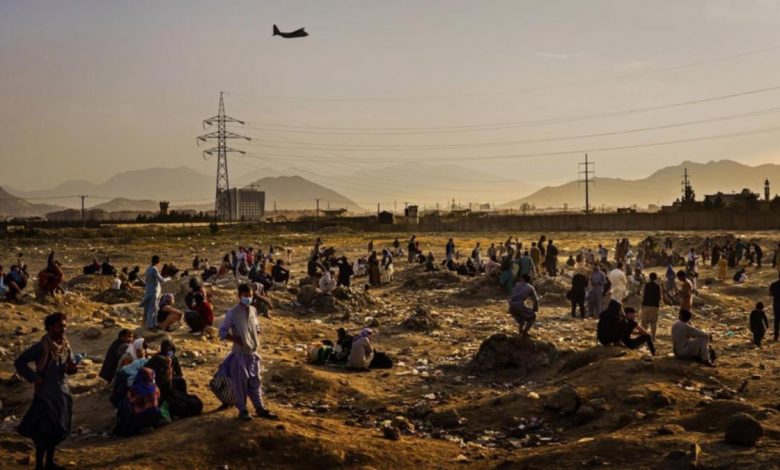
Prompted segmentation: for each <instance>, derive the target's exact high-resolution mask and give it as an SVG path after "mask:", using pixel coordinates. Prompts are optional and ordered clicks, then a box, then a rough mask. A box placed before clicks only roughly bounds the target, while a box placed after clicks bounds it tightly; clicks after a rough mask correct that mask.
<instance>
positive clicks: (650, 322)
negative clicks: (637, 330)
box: [641, 273, 661, 339]
mask: <svg viewBox="0 0 780 470" xmlns="http://www.w3.org/2000/svg"><path fill="white" fill-rule="evenodd" d="M657 279H658V275H657V274H656V273H650V282H648V283H647V284H645V288H644V290H643V292H642V316H641V323H642V328H650V332H651V336H652V337H653V339H655V332H656V329H657V327H658V310H659V309H660V308H661V285H660V284H658V282H656V280H657Z"/></svg>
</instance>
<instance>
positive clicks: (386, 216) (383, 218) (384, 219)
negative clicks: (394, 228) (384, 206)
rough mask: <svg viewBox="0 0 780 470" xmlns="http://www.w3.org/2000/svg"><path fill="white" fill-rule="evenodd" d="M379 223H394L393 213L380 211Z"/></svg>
mask: <svg viewBox="0 0 780 470" xmlns="http://www.w3.org/2000/svg"><path fill="white" fill-rule="evenodd" d="M378 217H379V223H380V224H384V225H392V224H393V223H395V215H394V214H393V213H392V212H388V211H382V212H380V213H379V216H378Z"/></svg>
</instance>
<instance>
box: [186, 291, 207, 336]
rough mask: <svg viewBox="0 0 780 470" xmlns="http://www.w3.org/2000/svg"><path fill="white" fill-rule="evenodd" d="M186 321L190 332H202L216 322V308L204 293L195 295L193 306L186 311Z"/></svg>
mask: <svg viewBox="0 0 780 470" xmlns="http://www.w3.org/2000/svg"><path fill="white" fill-rule="evenodd" d="M184 322H185V323H186V324H187V326H189V327H190V333H200V332H202V331H203V330H205V329H206V327H207V326H211V325H212V323H214V308H213V307H212V306H211V302H209V300H208V299H207V298H206V297H204V296H203V294H202V293H200V292H198V293H196V294H195V295H194V296H193V305H192V308H191V309H190V310H188V311H186V312H184Z"/></svg>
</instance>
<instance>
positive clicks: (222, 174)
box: [196, 91, 252, 222]
mask: <svg viewBox="0 0 780 470" xmlns="http://www.w3.org/2000/svg"><path fill="white" fill-rule="evenodd" d="M222 95H223V93H222V92H221V91H220V92H219V110H218V111H217V115H216V116H213V117H210V118H208V119H206V120H204V121H203V128H204V129H205V128H206V126H213V125H214V124H216V125H217V130H216V132H209V133H208V134H203V135H201V136H199V137H198V138H197V139H196V142H197V143H198V144H200V143H201V142H204V143H205V142H208V141H209V140H211V139H217V146H216V147H213V148H210V149H208V150H204V151H203V158H204V159H206V158H207V157H206V155H208V156H213V155H214V154H215V153H216V154H217V194H216V197H215V200H214V218H215V220H226V219H227V220H228V221H229V222H232V221H233V211H232V210H231V209H232V207H231V204H230V203H231V201H230V191H229V190H230V182H229V181H228V166H227V154H228V153H229V152H235V153H240V154H245V153H246V152H244V151H241V150H236V149H232V148H230V147H228V146H227V139H244V140H247V141H249V140H252V139H250V138H249V137H244V136H243V135H238V134H235V133H233V132H228V130H227V123H237V124H244V121H240V120H238V119H234V118H232V117H230V116H226V115H225V101H224V99H223V98H222ZM222 194H224V197H222Z"/></svg>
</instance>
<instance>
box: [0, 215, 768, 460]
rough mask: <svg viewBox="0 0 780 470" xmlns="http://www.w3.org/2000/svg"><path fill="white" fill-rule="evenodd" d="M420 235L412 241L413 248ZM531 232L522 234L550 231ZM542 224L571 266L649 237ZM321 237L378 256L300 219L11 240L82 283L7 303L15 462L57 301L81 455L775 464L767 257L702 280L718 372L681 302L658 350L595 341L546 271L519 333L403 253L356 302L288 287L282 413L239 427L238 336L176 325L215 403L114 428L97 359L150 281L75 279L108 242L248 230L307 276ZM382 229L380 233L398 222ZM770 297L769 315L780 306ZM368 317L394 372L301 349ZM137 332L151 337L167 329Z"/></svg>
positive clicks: (688, 238) (151, 244)
mask: <svg viewBox="0 0 780 470" xmlns="http://www.w3.org/2000/svg"><path fill="white" fill-rule="evenodd" d="M408 235H410V234H402V236H401V237H400V239H401V243H402V245H405V240H406V239H407V237H408ZM507 235H508V234H506V233H490V234H485V233H482V234H443V233H439V234H418V238H419V239H420V240H421V242H422V248H423V250H424V251H425V252H427V251H428V250H433V251H434V253H435V254H436V255H437V257H438V259H441V258H442V257H443V250H444V243H445V242H446V239H447V237H449V236H454V237H455V239H456V243H457V244H458V247H459V249H460V250H462V251H463V253H468V252H469V251H470V250H471V248H472V247H473V244H474V242H475V241H478V240H479V241H481V242H482V246H483V254H484V252H485V250H486V248H487V246H489V244H490V242H491V241H493V242H496V243H497V244H499V243H501V242H502V241H503V240H504V239H505V238H506V236H507ZM513 235H515V234H513ZM516 235H517V236H518V237H519V238H520V239H521V240H523V241H526V242H530V241H531V240H532V239H534V240H535V239H538V236H539V234H516ZM547 235H548V237H551V238H553V239H554V240H555V241H556V244H557V245H558V246H559V248H560V250H561V263H563V261H565V259H566V257H567V256H568V254H569V253H571V252H573V251H574V250H576V249H578V248H580V247H581V246H587V247H593V248H595V247H596V246H597V244H598V243H605V244H606V245H607V246H609V247H610V248H612V247H613V246H614V241H615V239H616V238H617V237H619V236H620V237H623V236H627V237H629V239H630V240H631V242H632V244H636V243H637V242H638V241H640V240H641V239H642V238H644V237H645V236H647V235H648V233H625V234H624V233H620V234H616V233H564V234H559V233H550V234H547ZM653 235H658V236H661V237H665V236H671V237H673V239H674V240H675V247H679V248H681V249H687V247H688V246H689V245H690V244H691V243H696V242H697V241H700V240H701V239H702V238H703V237H704V236H706V235H708V234H705V233H671V234H666V233H662V234H653ZM709 235H712V234H709ZM719 235H720V234H719ZM734 235H739V236H743V237H746V238H756V239H759V240H761V243H762V246H763V247H764V251H765V252H766V256H765V257H766V258H769V256H770V254H771V252H772V247H773V246H775V244H776V242H777V241H778V240H777V239H780V234H778V233H775V232H771V233H744V234H734ZM317 236H321V237H322V238H323V240H324V245H325V246H334V247H336V248H337V250H338V251H339V253H342V252H343V253H345V254H346V255H347V256H349V257H350V258H353V257H355V256H356V255H358V254H363V253H364V252H365V247H366V244H367V242H368V237H367V236H366V234H356V233H352V232H349V231H348V230H333V229H331V230H328V231H325V232H321V233H311V234H292V233H285V232H277V233H258V232H256V231H251V230H250V229H248V228H232V229H230V230H222V231H220V233H219V234H218V235H216V236H212V235H210V234H209V233H208V231H207V229H206V228H205V227H193V228H187V227H180V228H174V227H168V228H164V229H161V228H143V229H139V228H123V229H114V230H111V231H80V230H63V231H52V232H37V233H30V234H25V235H24V236H21V235H16V236H12V237H11V238H5V239H0V254H1V255H2V264H3V265H5V266H8V265H9V264H10V263H11V262H12V261H13V258H14V257H15V255H16V253H17V252H22V253H24V255H25V258H26V260H27V262H28V264H29V265H30V272H31V274H33V273H37V271H38V270H40V269H41V268H42V267H43V265H44V264H45V256H46V253H47V252H48V250H50V249H54V250H55V251H56V252H57V256H58V258H59V259H60V260H62V261H63V263H64V268H65V272H66V279H68V280H69V281H70V287H69V291H68V293H67V294H66V295H65V296H62V297H60V298H58V299H56V300H54V301H46V302H45V303H43V304H41V303H38V302H36V301H35V299H34V298H33V297H32V296H28V297H27V298H26V299H25V303H24V305H20V306H17V305H11V304H8V303H0V399H1V400H2V410H1V411H0V418H1V421H0V462H2V467H3V468H8V469H13V468H32V462H31V459H32V448H31V445H30V442H29V441H27V440H25V439H22V438H20V437H19V436H18V435H17V434H15V432H14V426H15V425H16V424H17V423H18V420H19V418H20V417H21V416H22V415H23V413H24V411H25V409H26V407H27V405H28V404H29V401H30V397H31V393H32V389H31V387H30V386H29V385H27V384H26V383H23V382H21V381H20V380H19V379H18V378H16V377H15V376H14V371H13V360H14V358H15V357H16V356H17V355H18V354H19V353H20V352H21V351H22V350H23V349H24V348H26V347H28V346H29V345H31V344H32V343H34V342H35V341H37V340H39V339H40V336H41V335H42V322H43V318H44V316H45V315H46V314H48V313H51V312H53V311H57V310H59V311H63V312H66V313H67V314H68V315H69V332H68V335H69V338H70V341H71V344H72V345H73V347H74V350H75V352H83V353H86V354H87V355H88V357H89V359H90V360H88V361H86V362H87V364H85V365H84V366H83V367H82V369H81V371H80V372H79V374H78V375H76V376H73V378H72V379H71V381H70V383H71V389H72V391H73V393H74V395H75V402H76V404H75V416H74V420H75V425H74V433H73V435H72V436H71V438H70V439H68V440H67V441H66V442H65V443H64V444H63V446H62V451H61V453H60V454H59V460H60V462H61V463H62V464H64V465H66V466H67V467H68V468H80V469H91V468H115V469H129V468H133V469H137V468H150V469H151V468H154V469H159V468H193V469H200V468H203V469H208V468H212V469H213V468H225V469H227V468H230V469H237V468H342V467H343V468H404V467H407V468H411V467H414V468H453V467H455V468H689V466H690V461H691V460H692V455H691V454H692V453H695V454H697V455H696V457H697V459H696V465H698V467H699V468H776V467H777V466H778V465H779V464H778V462H779V461H780V444H779V443H778V438H779V437H780V413H778V408H780V395H778V386H779V385H780V381H779V380H778V378H779V377H780V375H779V374H780V362H778V360H777V359H776V356H777V353H778V351H780V345H779V344H778V343H774V342H771V341H769V342H767V343H766V344H765V346H764V347H763V348H762V349H757V348H756V347H754V346H752V345H751V344H750V333H749V331H748V329H747V327H748V323H747V322H748V314H749V311H750V309H751V308H752V306H753V305H754V304H755V302H756V301H758V300H763V301H764V302H766V303H768V304H769V305H771V301H770V299H769V297H768V294H767V291H768V289H767V287H768V285H769V283H770V282H771V281H773V280H774V279H776V278H777V274H776V271H774V269H773V268H771V266H770V267H764V268H763V269H761V270H758V269H756V268H748V276H749V280H748V282H747V283H746V284H744V285H739V286H737V285H734V284H733V282H731V281H730V280H729V281H727V282H725V283H718V282H714V283H711V284H709V285H704V283H703V282H700V291H699V295H698V297H697V300H696V308H695V315H696V317H695V319H694V323H695V324H696V325H697V326H699V327H702V328H704V329H707V330H709V331H711V332H712V333H713V335H714V343H713V344H714V346H715V347H716V348H717V349H718V352H719V353H720V357H719V367H718V368H716V369H711V368H705V367H703V366H701V365H698V364H694V363H687V362H681V361H678V360H676V359H674V358H673V357H671V345H670V338H669V331H670V327H671V324H672V322H673V320H674V319H675V315H676V314H675V308H674V307H671V306H667V307H663V308H662V319H661V321H660V326H659V335H658V336H659V337H658V341H657V347H658V350H659V354H658V356H656V357H655V358H652V357H650V356H648V355H647V353H646V351H628V350H625V349H623V348H618V347H600V346H598V345H597V344H596V341H595V326H596V324H595V321H593V320H584V321H583V320H579V319H577V320H574V319H572V318H571V317H570V316H569V312H568V306H567V305H566V300H565V297H564V293H565V291H566V290H567V289H568V278H567V277H566V276H564V277H563V278H561V281H560V282H559V283H550V282H549V281H545V280H541V281H540V282H537V288H538V289H539V290H540V293H542V294H543V295H542V303H541V311H540V315H539V320H538V323H537V325H536V327H535V328H534V330H533V332H532V333H533V336H534V338H533V339H532V340H520V339H519V338H517V337H516V336H514V333H515V332H516V326H515V324H514V323H513V321H512V319H511V317H510V316H509V315H508V313H507V307H506V301H505V296H504V294H503V293H502V292H501V291H500V290H499V289H498V288H497V287H494V286H493V285H492V284H490V283H488V282H486V281H485V279H484V278H478V279H471V278H457V277H454V276H449V275H446V274H433V275H431V274H425V273H423V271H422V269H421V267H420V266H410V265H407V264H406V262H405V260H397V262H396V265H395V267H396V275H395V279H394V281H393V282H392V283H391V284H389V285H387V286H383V287H382V288H379V289H374V290H371V291H370V296H366V295H364V293H361V292H360V290H361V289H358V291H357V293H355V294H353V298H352V299H345V300H338V301H337V302H336V304H335V305H333V306H329V308H319V307H317V308H306V307H302V306H300V305H298V304H296V296H295V295H294V294H293V293H291V292H286V291H284V292H279V291H274V292H272V296H273V299H274V303H275V305H276V308H275V309H274V310H273V318H272V319H270V320H267V319H262V320H261V324H262V325H261V327H262V348H261V353H262V357H263V368H264V371H263V379H264V387H265V391H266V399H267V401H268V403H269V406H270V407H271V408H272V409H273V410H274V411H276V412H277V413H278V414H279V415H280V417H281V420H280V421H278V422H273V421H264V420H254V421H252V422H249V423H243V422H239V421H238V420H237V419H236V411H235V410H233V409H231V410H227V411H221V412H217V411H215V410H216V408H217V406H218V402H217V400H216V398H215V397H214V396H213V395H212V394H211V393H210V391H209V390H208V381H209V379H210V377H211V375H212V374H213V372H214V371H215V369H216V367H217V365H218V364H219V362H220V361H221V359H222V358H223V357H224V355H225V354H226V353H227V351H228V346H227V345H226V344H224V343H222V342H220V341H219V340H217V339H209V338H207V337H205V336H204V337H195V336H192V335H190V334H188V333H187V332H186V328H180V329H179V330H177V331H176V332H174V333H172V334H171V336H172V338H173V339H174V341H175V342H176V344H177V347H178V351H179V355H180V357H181V358H182V365H183V367H184V368H185V371H184V373H185V376H186V378H187V379H188V381H189V384H190V387H191V390H192V391H194V393H197V394H198V395H199V396H200V397H201V399H202V400H203V401H204V403H205V410H204V414H203V416H200V417H196V418H190V419H185V420H180V421H176V422H174V423H172V424H171V425H169V426H167V427H165V428H162V429H159V430H157V431H155V432H154V433H151V434H147V435H143V436H138V437H134V438H129V439H121V438H116V437H112V436H111V435H110V430H111V427H112V420H113V414H112V409H111V405H110V404H109V402H108V392H107V390H106V388H105V385H104V384H103V383H102V382H101V381H100V379H98V378H97V377H96V374H97V372H98V370H99V368H100V364H99V363H100V361H101V359H102V357H103V355H104V353H105V350H106V348H107V346H108V344H109V343H110V342H111V341H112V340H113V339H114V338H115V337H116V334H117V331H118V330H119V329H120V328H122V327H127V328H134V329H135V328H138V326H139V325H140V311H139V310H138V308H137V307H136V305H137V302H138V301H139V300H140V297H141V294H140V292H139V293H136V294H134V295H133V296H130V297H128V298H125V299H116V300H114V299H108V298H106V297H105V296H104V295H101V294H102V293H103V292H104V291H105V290H106V289H107V288H108V285H109V283H110V280H108V279H106V278H101V277H99V276H95V277H79V276H78V275H79V274H80V270H81V266H83V265H85V264H87V263H88V262H89V261H91V259H92V258H93V257H97V258H98V259H100V258H102V257H104V256H110V257H111V259H112V261H113V263H114V264H115V265H117V266H119V267H122V266H133V265H140V266H141V268H142V269H144V268H145V266H146V263H147V261H148V259H149V257H150V255H152V254H155V253H156V254H159V255H160V256H161V257H162V259H163V262H170V261H174V262H176V263H177V265H179V266H180V267H182V268H186V267H187V266H188V265H189V264H190V262H191V259H192V258H193V256H195V255H196V254H197V255H200V256H201V257H207V258H208V259H209V260H211V261H213V262H216V261H217V260H218V259H219V258H221V256H222V254H224V253H226V252H228V251H229V250H230V249H234V248H235V247H236V246H237V245H238V244H239V243H242V244H251V245H254V246H255V247H258V246H262V247H264V248H265V249H267V247H268V244H269V243H273V244H274V245H279V246H284V247H286V248H290V249H292V250H293V251H292V254H293V275H294V280H293V282H291V286H297V281H298V279H300V278H301V277H302V276H303V275H304V273H302V271H303V270H304V269H305V263H304V259H305V257H306V254H307V253H308V251H309V250H310V247H311V245H312V242H313V240H314V238H315V237H317ZM371 236H373V237H374V244H375V247H381V246H389V245H390V244H391V243H392V240H393V239H394V238H395V235H391V234H371ZM654 270H656V272H659V273H661V271H660V270H658V269H657V268H656V269H654ZM729 274H730V275H731V274H732V273H729ZM711 277H715V276H714V273H713V272H712V271H711V270H710V268H709V267H704V268H702V270H701V280H702V281H703V280H704V279H706V278H711ZM729 279H730V276H729ZM184 282H186V280H184V281H179V280H174V281H171V282H170V283H169V284H167V285H166V287H165V288H164V290H165V291H170V292H180V289H181V287H182V284H183V283H184ZM364 282H365V278H363V279H356V280H355V282H354V284H355V285H358V286H359V285H361V284H362V283H364ZM234 286H235V283H234V282H231V281H230V280H228V281H226V282H224V283H220V284H217V285H213V286H210V287H209V289H210V290H211V292H212V295H213V298H214V299H215V311H216V312H217V314H218V315H219V317H218V319H217V321H219V320H221V315H222V314H224V311H225V310H226V309H227V308H229V307H230V306H231V305H232V303H233V300H234V298H235V297H234V292H235V291H234ZM28 290H29V289H28ZM96 298H97V299H99V300H102V301H103V302H101V301H96V300H95V299H96ZM104 301H112V302H113V301H121V302H123V303H118V304H113V305H111V304H108V303H104ZM638 301H639V299H638V298H636V297H632V298H630V299H628V301H627V302H628V304H629V305H635V304H637V303H638ZM768 311H769V316H770V322H771V317H772V312H771V307H770V308H768ZM367 324H370V325H374V326H375V327H376V329H377V330H378V334H377V335H376V337H375V341H374V342H375V346H376V348H377V349H378V350H381V351H385V352H387V353H388V354H390V355H391V356H392V357H393V358H394V360H395V362H396V366H395V367H394V368H393V369H390V370H372V371H369V372H365V373H354V372H349V371H346V370H344V369H341V368H337V367H330V366H315V365H311V364H308V363H306V361H305V359H304V351H305V349H306V347H307V345H309V344H311V343H314V342H316V341H318V340H321V339H324V338H334V336H335V329H336V328H337V327H339V326H344V327H346V328H348V329H350V330H353V331H355V330H358V329H359V328H361V327H363V326H365V325H367ZM139 333H140V334H141V335H143V336H146V337H147V338H148V340H149V341H150V342H151V344H152V346H153V347H157V345H159V342H160V340H161V339H162V338H163V335H159V334H158V335H153V336H149V335H145V334H144V332H142V331H140V330H139ZM495 334H499V335H498V336H496V337H494V338H493V339H492V340H491V341H490V342H489V344H488V345H486V346H485V348H484V351H483V352H482V353H481V354H479V355H478V354H477V353H478V351H479V349H480V345H481V344H482V343H483V341H485V340H486V339H488V338H489V337H491V336H492V335H495ZM546 405H549V406H546ZM739 412H744V413H747V414H749V415H751V416H753V417H754V418H755V419H756V420H758V422H760V424H761V426H762V427H763V437H762V438H761V439H760V440H759V441H758V443H757V445H756V446H754V447H744V446H736V445H731V444H727V443H726V442H725V440H724V432H725V430H726V427H727V423H728V421H729V419H731V417H732V416H733V415H735V414H736V413H739ZM385 428H390V429H388V430H385ZM393 428H394V429H393ZM396 430H397V431H396ZM398 431H400V432H398ZM742 431H744V429H742ZM386 436H390V437H393V438H395V437H398V436H400V438H399V439H397V440H395V439H389V438H388V437H386Z"/></svg>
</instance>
